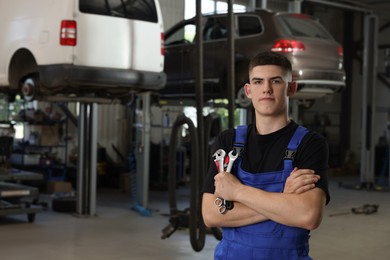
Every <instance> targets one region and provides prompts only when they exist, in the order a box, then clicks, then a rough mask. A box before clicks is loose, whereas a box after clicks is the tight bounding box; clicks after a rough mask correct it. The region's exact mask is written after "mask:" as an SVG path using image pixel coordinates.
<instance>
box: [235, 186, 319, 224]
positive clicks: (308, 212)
mask: <svg viewBox="0 0 390 260" xmlns="http://www.w3.org/2000/svg"><path fill="white" fill-rule="evenodd" d="M254 198H256V199H254ZM235 199H236V200H237V201H239V202H240V203H242V204H244V205H245V206H247V207H249V208H251V209H252V210H254V211H256V212H258V213H259V214H261V215H263V216H264V217H266V218H269V219H271V220H273V221H275V222H278V223H281V224H284V225H288V226H295V227H301V228H305V229H309V230H311V229H315V228H317V227H318V225H319V224H320V222H321V220H322V212H323V207H324V205H325V194H324V192H323V191H322V190H321V189H319V188H315V189H312V190H310V191H307V192H304V193H302V194H286V193H274V192H266V191H263V190H260V189H256V188H253V187H249V186H245V185H242V189H240V192H238V193H237V196H235Z"/></svg>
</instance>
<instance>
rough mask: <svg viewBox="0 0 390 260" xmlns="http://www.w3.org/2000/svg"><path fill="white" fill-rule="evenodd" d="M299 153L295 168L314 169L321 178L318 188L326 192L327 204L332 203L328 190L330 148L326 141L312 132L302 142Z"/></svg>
mask: <svg viewBox="0 0 390 260" xmlns="http://www.w3.org/2000/svg"><path fill="white" fill-rule="evenodd" d="M299 150H300V151H299ZM298 152H300V154H299V155H298V154H297V160H296V162H295V163H296V165H295V166H296V167H298V168H300V169H312V170H314V171H315V173H316V174H317V175H319V176H320V180H319V181H318V182H317V183H316V187H318V188H320V189H322V190H323V191H324V192H325V194H326V204H328V203H329V201H330V194H329V188H328V169H329V163H328V161H329V147H328V143H327V141H326V139H325V138H324V137H323V136H321V135H319V134H317V133H313V132H311V133H309V134H308V135H307V136H305V138H304V140H302V144H301V145H300V147H299V148H298Z"/></svg>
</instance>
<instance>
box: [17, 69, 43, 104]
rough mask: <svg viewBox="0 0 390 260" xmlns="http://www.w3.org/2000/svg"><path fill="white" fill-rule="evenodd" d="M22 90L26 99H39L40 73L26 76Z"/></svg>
mask: <svg viewBox="0 0 390 260" xmlns="http://www.w3.org/2000/svg"><path fill="white" fill-rule="evenodd" d="M20 87H21V92H22V96H23V98H24V100H25V101H33V100H34V99H37V97H38V93H39V80H38V74H32V75H31V76H28V77H27V78H25V79H24V80H23V81H22V82H21V84H20Z"/></svg>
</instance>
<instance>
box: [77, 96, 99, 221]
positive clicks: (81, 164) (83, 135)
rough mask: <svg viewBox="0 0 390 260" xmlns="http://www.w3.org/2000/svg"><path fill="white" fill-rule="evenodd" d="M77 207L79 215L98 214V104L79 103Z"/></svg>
mask: <svg viewBox="0 0 390 260" xmlns="http://www.w3.org/2000/svg"><path fill="white" fill-rule="evenodd" d="M79 107H80V117H79V151H78V154H79V156H78V164H77V165H78V166H77V181H78V182H77V207H76V214H77V215H79V216H95V215H96V164H97V104H96V103H79Z"/></svg>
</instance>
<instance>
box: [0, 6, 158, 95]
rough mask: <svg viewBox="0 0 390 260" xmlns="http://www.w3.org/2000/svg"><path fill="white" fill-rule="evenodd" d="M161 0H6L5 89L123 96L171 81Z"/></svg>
mask: <svg viewBox="0 0 390 260" xmlns="http://www.w3.org/2000/svg"><path fill="white" fill-rule="evenodd" d="M163 32H164V28H163V22H162V15H161V10H160V6H159V1H158V0H12V1H10V0H0V35H1V41H0V91H1V92H5V93H8V94H9V95H10V96H12V95H15V94H18V93H22V94H23V96H24V98H25V99H27V100H32V99H39V98H40V97H42V96H50V95H55V94H58V93H60V94H75V95H80V96H82V95H94V96H105V97H106V96H109V97H115V96H122V95H124V94H128V93H130V92H137V91H144V90H158V89H160V88H162V87H163V86H164V85H165V81H166V76H165V73H164V72H163V69H164V42H163V41H164V33H163Z"/></svg>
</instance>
